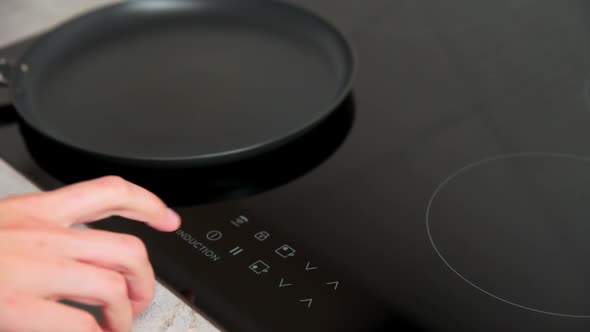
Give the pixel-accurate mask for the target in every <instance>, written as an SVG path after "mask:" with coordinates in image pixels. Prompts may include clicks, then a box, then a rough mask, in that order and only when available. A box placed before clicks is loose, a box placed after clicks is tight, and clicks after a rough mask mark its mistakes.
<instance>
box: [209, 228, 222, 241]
mask: <svg viewBox="0 0 590 332" xmlns="http://www.w3.org/2000/svg"><path fill="white" fill-rule="evenodd" d="M222 237H223V234H221V232H220V231H215V230H213V231H209V232H207V240H209V241H217V240H219V239H221V238H222Z"/></svg>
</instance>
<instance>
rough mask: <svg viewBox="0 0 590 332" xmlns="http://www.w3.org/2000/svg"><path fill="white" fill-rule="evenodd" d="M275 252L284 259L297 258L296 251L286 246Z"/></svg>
mask: <svg viewBox="0 0 590 332" xmlns="http://www.w3.org/2000/svg"><path fill="white" fill-rule="evenodd" d="M275 252H276V253H277V255H279V256H281V257H283V258H287V257H293V256H295V249H293V248H291V246H289V245H286V244H283V245H282V246H280V247H279V248H278V249H277V250H275Z"/></svg>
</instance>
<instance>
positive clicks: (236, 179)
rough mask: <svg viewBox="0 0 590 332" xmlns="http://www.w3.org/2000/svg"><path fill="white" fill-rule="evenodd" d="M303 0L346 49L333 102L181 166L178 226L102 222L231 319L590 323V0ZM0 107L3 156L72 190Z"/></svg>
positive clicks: (535, 327)
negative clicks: (327, 112)
mask: <svg viewBox="0 0 590 332" xmlns="http://www.w3.org/2000/svg"><path fill="white" fill-rule="evenodd" d="M296 2H297V3H298V4H300V5H302V6H304V7H306V8H308V9H311V10H313V11H315V12H316V13H318V14H320V15H323V16H324V17H326V18H327V19H329V20H331V21H332V22H333V23H334V24H335V25H336V26H338V27H339V28H340V29H341V30H342V31H343V32H344V33H345V34H346V35H347V37H348V38H349V39H350V41H351V43H352V44H353V46H354V48H355V50H356V53H357V56H358V61H359V63H358V66H359V67H358V73H357V79H356V82H355V86H354V90H353V93H352V94H351V96H350V97H349V98H348V100H347V101H346V102H345V103H344V104H343V105H341V106H340V107H339V109H338V110H336V112H335V113H334V116H333V117H331V118H329V119H327V120H326V123H324V124H322V126H320V127H318V128H317V130H315V131H314V132H313V133H310V134H309V135H308V136H307V137H305V138H302V140H301V141H299V142H298V143H297V144H295V145H294V146H290V147H286V149H285V150H283V151H282V152H277V153H278V154H276V155H274V156H272V157H267V159H266V160H262V161H257V162H258V164H257V162H252V163H250V164H248V165H247V166H244V165H235V167H234V168H233V169H228V170H226V173H225V174H226V175H227V177H225V176H223V174H222V175H221V177H220V178H218V179H217V180H216V181H210V182H203V181H202V179H197V178H190V177H188V178H187V181H186V186H185V187H183V188H178V192H177V195H178V196H181V197H180V198H181V199H180V200H178V202H176V203H175V204H176V207H177V210H178V211H179V212H180V214H181V216H182V217H183V220H184V224H183V227H182V228H181V229H180V230H179V231H177V232H176V233H173V234H161V233H158V232H155V231H152V230H149V229H147V228H145V227H143V226H142V225H139V224H136V223H132V222H128V221H125V220H115V219H109V220H105V221H103V222H100V223H98V224H96V225H95V227H98V228H103V229H108V230H113V231H119V232H128V233H131V234H135V235H137V236H139V237H141V238H142V239H143V240H144V241H145V242H146V244H147V246H148V249H149V251H150V255H151V257H152V261H153V263H154V265H155V269H156V272H157V274H158V276H159V278H160V280H162V281H163V282H165V283H166V284H167V285H169V286H170V287H171V289H173V290H174V291H176V292H177V293H178V294H180V295H182V296H183V297H185V298H186V299H187V301H190V302H191V303H192V304H193V305H194V307H195V309H196V310H199V311H200V312H202V313H204V314H205V315H206V316H207V317H209V318H210V319H211V320H212V321H214V322H215V323H216V324H217V325H218V326H220V327H221V328H222V329H225V330H227V331H368V332H373V331H433V332H435V331H436V332H439V331H440V332H450V331H454V332H456V331H478V332H488V331H588V330H590V241H589V240H588V239H590V84H589V83H590V80H589V78H590V61H589V60H590V48H589V46H590V3H588V2H587V1H584V0H559V1H557V0H517V1H516V0H497V1H482V0H477V1H473V0H454V1H437V0H423V1H414V0H366V1H357V0H298V1H296ZM25 44H26V43H25ZM25 44H23V45H17V46H15V47H13V48H10V49H6V50H3V51H2V53H3V54H8V55H11V56H14V55H15V54H17V53H18V52H20V51H21V50H22V49H23V48H24V47H26V45H25ZM7 109H9V108H3V109H2V112H0V113H3V117H2V118H3V122H2V123H3V124H2V126H1V127H0V156H1V157H2V158H4V159H5V160H6V161H8V162H9V163H10V164H12V165H13V166H14V167H15V168H17V169H18V170H19V171H21V172H22V173H24V174H25V175H27V176H28V177H29V178H30V179H31V180H33V181H34V182H36V183H37V184H39V185H40V186H41V187H42V188H46V189H51V188H55V187H58V186H61V185H63V184H64V182H63V180H58V179H62V177H61V176H60V174H59V172H56V171H49V170H48V168H47V167H46V166H45V165H44V163H43V158H37V157H35V155H34V154H32V153H31V151H29V150H28V149H27V147H26V146H25V144H24V142H23V140H22V138H21V136H20V133H19V131H18V127H17V126H16V125H15V124H14V123H13V121H12V120H11V119H10V116H9V115H8V113H9V112H6V110H7ZM269 125H271V124H269ZM277 160H280V161H282V163H276V164H272V163H270V161H277ZM64 163H66V164H67V161H64ZM269 163H270V164H269ZM269 165H273V166H272V167H269ZM75 167H76V165H70V168H75ZM244 168H247V170H244ZM230 174H231V175H235V176H233V177H230V176H229V175H230ZM236 174H238V175H239V176H238V175H236ZM217 175H218V176H220V174H217ZM224 179H226V180H227V181H223V180H224ZM172 198H173V197H172V196H170V199H172Z"/></svg>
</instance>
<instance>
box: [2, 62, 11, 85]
mask: <svg viewBox="0 0 590 332" xmlns="http://www.w3.org/2000/svg"><path fill="white" fill-rule="evenodd" d="M9 82H10V63H9V62H8V60H6V59H5V58H0V87H8V84H9Z"/></svg>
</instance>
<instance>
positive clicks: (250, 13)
mask: <svg viewBox="0 0 590 332" xmlns="http://www.w3.org/2000/svg"><path fill="white" fill-rule="evenodd" d="M0 72H1V73H2V76H4V78H5V80H4V83H7V85H8V86H9V88H10V94H11V99H12V102H13V104H14V107H15V108H16V110H17V111H18V115H19V119H20V121H21V125H22V126H25V127H26V128H27V130H28V131H29V132H31V133H32V134H35V135H37V136H38V137H42V138H43V139H44V140H46V141H47V142H50V143H51V144H53V145H52V146H53V147H54V148H55V147H56V146H60V147H61V148H64V149H67V150H68V151H69V153H71V154H80V155H84V156H85V158H92V160H94V161H95V162H102V161H104V162H108V163H109V164H110V165H127V166H138V167H147V168H155V169H158V168H170V169H176V168H186V167H188V168H190V167H201V166H216V165H223V164H227V163H232V162H236V161H240V160H244V159H248V158H252V157H255V156H258V155H260V154H263V153H266V152H268V151H270V150H273V149H276V148H278V147H281V146H283V145H284V144H286V143H288V142H291V141H292V140H294V139H296V138H298V137H300V136H301V135H303V134H305V133H306V132H307V131H308V130H310V129H311V128H313V127H315V126H316V125H318V124H319V123H320V122H321V121H323V120H324V119H325V118H327V117H328V115H329V114H331V113H332V112H333V111H334V110H335V108H336V106H338V105H339V104H340V103H341V102H343V100H344V99H345V97H346V96H347V95H348V93H349V91H350V89H351V84H352V80H353V74H354V56H353V52H352V50H351V47H350V46H349V44H348V43H347V41H346V40H345V38H344V37H343V36H342V34H340V33H339V31H338V30H336V29H335V28H334V26H332V25H331V24H329V23H327V22H326V21H325V20H323V19H322V18H320V17H318V16H316V15H314V14H312V13H310V12H309V11H307V10H304V9H301V8H298V7H295V6H293V5H290V4H287V3H284V2H278V1H270V0H140V1H124V2H122V3H119V4H116V5H112V6H108V7H104V8H101V9H99V10H96V11H93V12H90V13H88V14H86V15H83V16H81V17H78V18H75V19H73V20H71V21H69V22H67V23H65V24H62V25H60V26H59V27H57V28H56V29H54V30H52V31H51V32H49V33H47V34H46V35H44V36H43V37H42V38H40V39H38V40H37V41H36V42H35V43H34V44H33V45H32V46H31V47H30V48H29V49H28V51H27V52H25V54H24V55H23V56H22V57H21V58H20V59H9V60H8V61H4V62H2V63H0ZM35 142H39V139H38V138H37V139H36V140H35Z"/></svg>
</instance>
